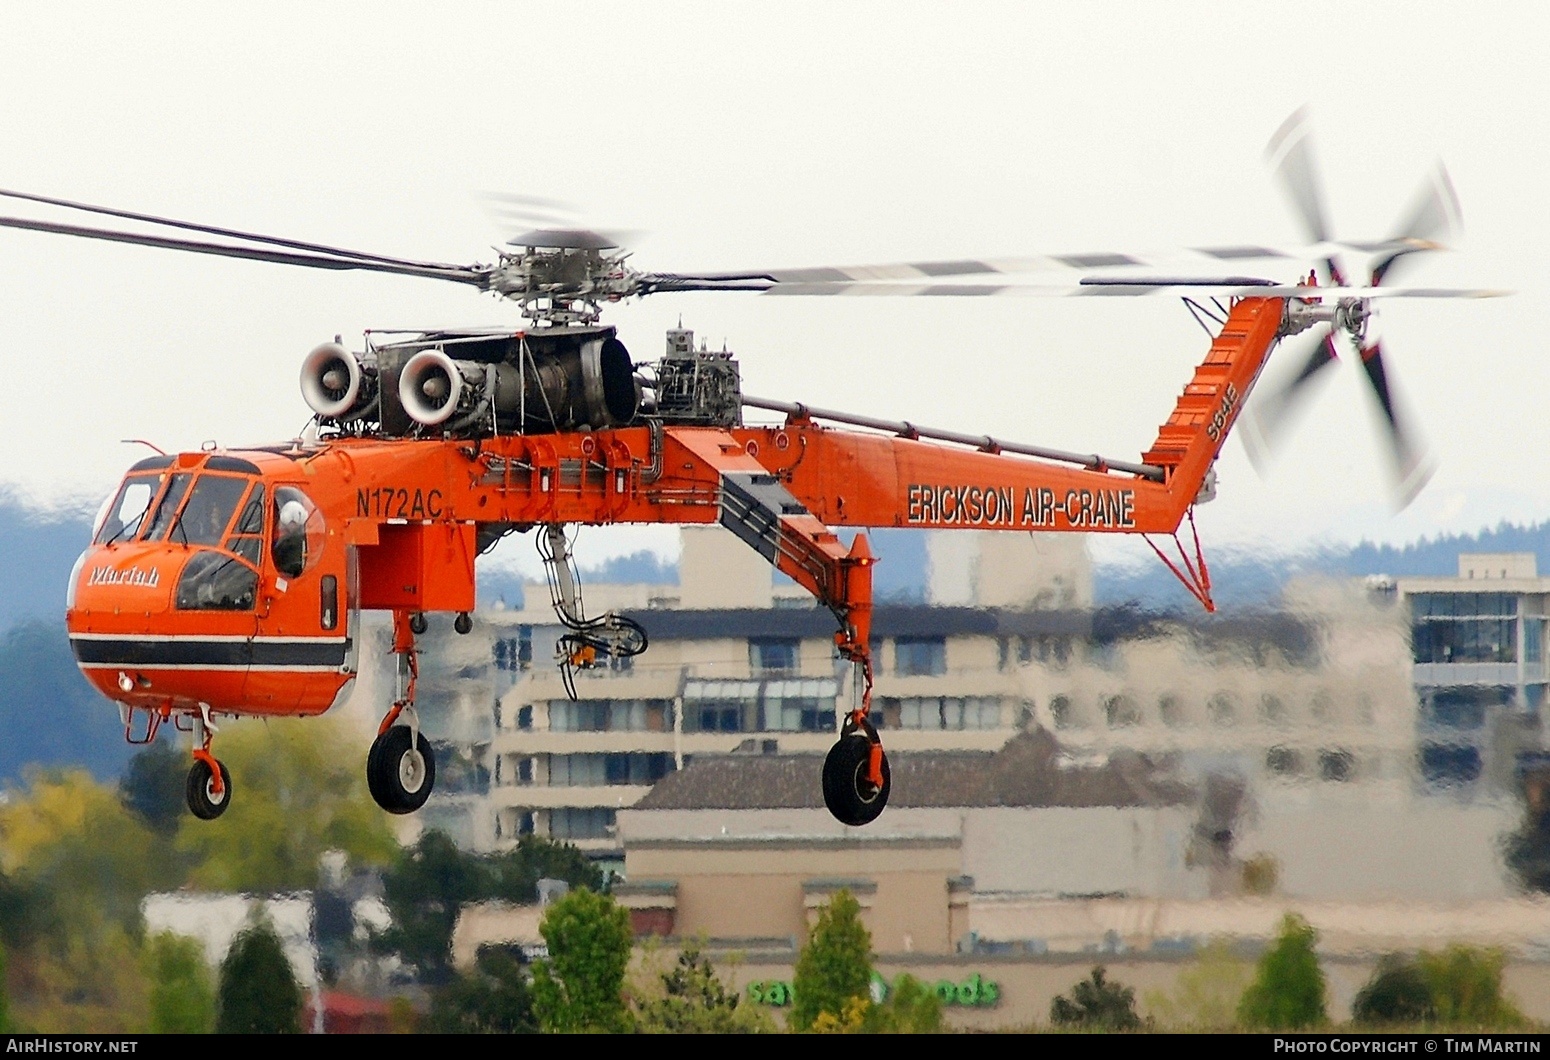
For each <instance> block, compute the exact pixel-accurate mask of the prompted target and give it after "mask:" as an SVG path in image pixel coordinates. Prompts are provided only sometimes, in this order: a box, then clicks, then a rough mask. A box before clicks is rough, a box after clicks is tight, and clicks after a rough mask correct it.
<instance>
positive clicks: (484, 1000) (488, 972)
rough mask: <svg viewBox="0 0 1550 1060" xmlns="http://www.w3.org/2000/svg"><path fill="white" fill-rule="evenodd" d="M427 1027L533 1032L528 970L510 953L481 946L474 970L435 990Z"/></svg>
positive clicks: (449, 1030) (465, 1031)
mask: <svg viewBox="0 0 1550 1060" xmlns="http://www.w3.org/2000/svg"><path fill="white" fill-rule="evenodd" d="M426 1029H427V1030H428V1031H430V1032H432V1033H434V1034H532V1033H534V1032H536V1031H537V1030H538V1026H537V1024H536V1023H535V1022H534V1020H533V998H532V993H531V991H530V990H529V989H528V985H527V973H526V971H525V969H523V967H522V964H521V962H520V961H518V960H517V959H516V958H515V957H513V956H512V955H511V954H509V953H506V952H504V951H502V950H499V949H486V950H481V951H480V953H479V956H478V958H477V965H476V967H475V969H474V971H473V972H472V973H470V974H468V975H458V976H455V977H454V978H453V980H452V982H451V983H449V984H448V985H446V986H444V987H442V988H441V989H440V990H438V991H437V992H436V996H435V997H434V998H433V999H432V1001H431V1012H430V1016H429V1018H428V1019H427V1020H426Z"/></svg>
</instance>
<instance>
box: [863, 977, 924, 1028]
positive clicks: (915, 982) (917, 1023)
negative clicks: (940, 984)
mask: <svg viewBox="0 0 1550 1060" xmlns="http://www.w3.org/2000/svg"><path fill="white" fill-rule="evenodd" d="M862 1029H863V1030H865V1031H866V1032H867V1033H869V1034H938V1033H940V1032H941V1030H942V999H941V998H939V997H937V996H936V991H935V990H933V989H931V987H930V985H928V984H926V983H922V982H921V981H920V980H919V979H916V978H915V977H914V976H913V975H910V974H909V973H908V972H905V973H902V974H901V975H900V976H899V977H898V978H897V979H895V980H894V981H893V985H892V986H890V987H889V989H888V996H887V997H886V998H884V999H883V1001H882V1003H881V1004H874V1005H872V1006H870V1007H869V1008H868V1009H867V1011H866V1016H865V1018H864V1019H863V1022H862Z"/></svg>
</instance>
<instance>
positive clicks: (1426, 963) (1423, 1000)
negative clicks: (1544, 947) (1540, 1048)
mask: <svg viewBox="0 0 1550 1060" xmlns="http://www.w3.org/2000/svg"><path fill="white" fill-rule="evenodd" d="M1503 962H1504V956H1503V954H1502V952H1501V951H1500V950H1481V949H1475V948H1473V947H1470V946H1460V945H1454V946H1449V947H1448V948H1447V949H1445V950H1443V951H1442V952H1441V953H1431V952H1428V951H1426V950H1422V951H1421V952H1420V953H1419V954H1417V955H1416V956H1415V957H1413V958H1412V957H1409V956H1407V955H1404V954H1399V953H1391V954H1388V955H1386V956H1384V957H1383V958H1382V959H1381V960H1379V961H1378V966H1377V967H1376V968H1375V969H1373V973H1372V977H1371V978H1370V979H1368V980H1367V984H1366V985H1365V986H1363V987H1362V989H1361V990H1360V991H1358V992H1357V995H1356V1000H1355V1002H1354V1003H1353V1004H1352V1006H1351V1015H1352V1018H1353V1019H1354V1020H1355V1021H1356V1022H1357V1023H1363V1024H1401V1023H1433V1024H1442V1025H1444V1026H1453V1027H1471V1028H1475V1027H1478V1028H1481V1029H1493V1030H1503V1029H1510V1028H1514V1027H1521V1026H1523V1024H1524V1022H1525V1020H1524V1018H1523V1014H1522V1013H1520V1012H1519V1011H1518V1010H1517V1008H1516V1007H1515V1006H1514V1005H1513V1004H1512V1003H1511V1002H1510V1001H1508V1000H1507V999H1506V997H1505V996H1503V994H1502V965H1503Z"/></svg>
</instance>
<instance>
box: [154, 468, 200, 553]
mask: <svg viewBox="0 0 1550 1060" xmlns="http://www.w3.org/2000/svg"><path fill="white" fill-rule="evenodd" d="M193 478H194V476H193V475H190V474H187V473H185V474H181V475H173V476H172V481H171V482H170V483H168V484H167V488H166V490H164V491H163V492H162V495H161V500H160V501H158V502H157V504H156V514H155V515H153V516H151V528H150V529H149V530H147V531H146V532H145V539H146V540H147V541H158V540H160V539H161V537H162V535H164V534H166V532H167V530H168V529H169V528H170V527H171V526H172V523H173V519H174V518H175V517H176V516H177V514H178V505H180V504H182V503H183V494H185V493H187V492H188V484H189V483H190V482H191V481H193ZM180 540H181V539H180Z"/></svg>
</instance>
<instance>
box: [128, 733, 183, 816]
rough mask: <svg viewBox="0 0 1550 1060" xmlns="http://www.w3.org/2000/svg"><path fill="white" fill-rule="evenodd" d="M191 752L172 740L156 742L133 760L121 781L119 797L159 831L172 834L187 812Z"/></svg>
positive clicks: (133, 811)
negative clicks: (186, 796)
mask: <svg viewBox="0 0 1550 1060" xmlns="http://www.w3.org/2000/svg"><path fill="white" fill-rule="evenodd" d="M189 765H190V762H189V756H188V755H187V754H184V753H180V752H178V751H177V750H176V749H174V748H173V747H172V745H171V744H170V743H167V742H162V743H155V744H152V745H151V746H150V747H148V748H146V749H145V750H143V751H141V752H140V753H139V754H137V755H135V756H134V757H133V758H131V759H130V760H129V766H128V768H126V769H125V770H124V775H123V776H122V777H120V778H119V781H118V797H119V801H121V802H122V803H123V804H124V808H125V809H127V810H129V812H131V813H133V814H134V815H135V816H136V817H138V818H139V819H140V822H141V823H142V824H144V825H145V826H146V827H147V828H149V829H151V830H152V831H153V832H156V833H157V834H158V835H162V836H166V837H169V838H170V837H171V836H172V835H174V834H175V833H176V832H177V830H178V824H179V823H180V822H181V821H182V820H183V815H184V814H185V813H186V812H187V810H186V809H185V804H184V801H183V798H184V795H183V793H184V790H185V784H186V782H187V780H188V767H189Z"/></svg>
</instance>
